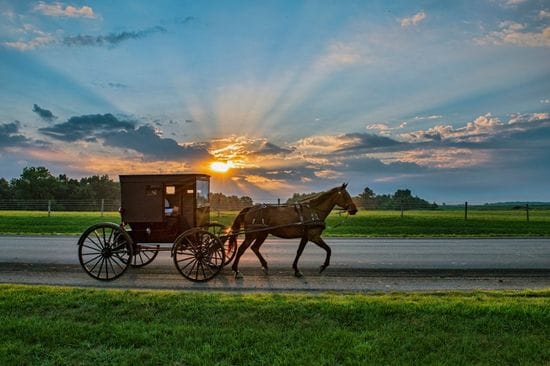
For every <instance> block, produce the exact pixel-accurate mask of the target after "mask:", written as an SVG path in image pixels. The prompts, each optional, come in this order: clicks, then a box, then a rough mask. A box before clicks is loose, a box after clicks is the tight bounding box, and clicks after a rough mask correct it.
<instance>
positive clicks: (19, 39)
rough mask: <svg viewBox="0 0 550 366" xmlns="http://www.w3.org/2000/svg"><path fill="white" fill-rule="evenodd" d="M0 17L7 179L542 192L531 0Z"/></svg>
mask: <svg viewBox="0 0 550 366" xmlns="http://www.w3.org/2000/svg"><path fill="white" fill-rule="evenodd" d="M0 19H2V22H1V23H0V81H1V82H2V88H1V89H0V166H1V168H0V176H2V177H4V178H7V179H8V180H9V179H11V178H16V177H18V176H19V174H20V173H21V171H22V169H23V167H25V166H45V167H47V168H48V169H49V170H50V172H52V174H53V175H56V176H57V175H59V174H66V175H68V176H71V177H75V178H80V177H83V176H90V175H105V174H106V175H109V176H110V177H111V178H113V177H114V176H116V177H117V179H118V175H122V174H142V173H153V174H154V173H190V172H200V173H203V174H209V175H211V177H212V184H211V191H212V192H220V193H224V194H225V195H238V196H249V197H251V198H253V199H254V201H255V202H256V201H259V202H262V201H263V202H268V201H273V200H275V201H276V199H277V198H281V199H282V198H283V197H290V196H291V195H292V194H293V193H302V192H314V191H322V190H326V189H329V188H332V187H334V186H337V185H340V184H342V183H343V182H349V191H350V193H351V194H352V195H357V194H359V193H361V192H362V191H363V189H364V188H365V187H367V186H368V187H370V188H371V189H372V190H373V191H374V192H375V193H378V194H392V193H394V192H395V191H396V190H397V189H403V188H407V189H410V190H411V191H412V192H413V195H415V196H418V197H421V198H423V199H425V200H427V201H429V202H452V203H455V202H458V203H459V202H464V201H468V202H484V203H500V202H550V192H549V190H548V183H549V182H550V168H549V166H550V164H549V163H548V162H550V149H549V148H548V147H549V146H550V62H549V61H550V5H549V4H545V2H541V1H538V0H486V1H479V2H471V1H458V2H437V3H433V2H428V1H425V2H424V1H421V2H414V3H410V2H406V1H397V2H392V3H390V4H388V3H386V2H384V1H373V2H369V3H364V2H361V1H343V2H338V3H331V4H327V3H325V2H322V1H304V2H295V1H267V2H262V3H255V2H247V1H245V2H227V3H212V2H191V1H166V2H162V3H161V4H156V3H155V4H154V3H149V2H135V1H120V2H116V3H113V4H111V3H110V2H105V1H73V2H67V1H62V2H58V1H55V2H54V1H24V2H20V1H10V0H0ZM545 60H546V61H545Z"/></svg>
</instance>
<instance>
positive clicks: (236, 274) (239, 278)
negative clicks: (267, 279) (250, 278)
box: [235, 271, 244, 280]
mask: <svg viewBox="0 0 550 366" xmlns="http://www.w3.org/2000/svg"><path fill="white" fill-rule="evenodd" d="M243 278H244V276H243V275H242V273H241V272H239V271H237V272H235V279H236V280H242V279H243Z"/></svg>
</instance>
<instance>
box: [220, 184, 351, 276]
mask: <svg viewBox="0 0 550 366" xmlns="http://www.w3.org/2000/svg"><path fill="white" fill-rule="evenodd" d="M346 187H347V184H343V185H342V186H341V187H336V188H333V189H331V190H329V191H326V192H322V193H319V194H316V195H315V196H313V197H311V198H308V199H305V200H303V201H301V202H300V203H297V204H295V205H287V206H267V205H256V206H253V207H247V208H245V209H243V210H242V211H241V212H240V213H239V215H238V216H237V218H236V219H235V221H234V222H233V225H232V227H231V230H232V233H233V235H232V236H231V237H230V240H232V241H233V243H234V245H236V240H237V233H239V232H240V230H241V227H242V226H244V234H245V238H244V241H243V242H242V244H241V245H240V246H239V249H238V251H237V257H236V258H235V262H234V263H233V266H232V267H231V268H232V269H233V271H234V272H235V278H242V275H241V274H240V272H239V259H240V258H241V256H242V255H243V253H244V252H245V251H246V249H248V247H249V246H250V245H252V247H251V248H252V251H253V252H254V253H255V254H256V256H257V257H258V259H259V260H260V263H261V264H262V268H263V270H264V272H266V273H267V271H268V268H267V262H266V260H265V259H264V257H263V256H262V254H261V253H260V247H261V246H262V244H263V243H264V241H265V239H266V238H267V236H268V235H269V234H271V235H274V236H277V237H279V238H284V239H294V238H301V239H302V240H301V241H300V246H299V247H298V252H297V253H296V258H295V259H294V263H293V264H292V268H293V269H294V275H295V276H296V277H302V272H300V270H299V269H298V259H299V258H300V256H301V255H302V252H303V251H304V248H305V246H306V244H307V242H308V241H312V242H314V243H315V244H317V245H318V246H320V247H321V248H323V249H324V250H325V251H326V257H325V263H323V264H322V265H321V268H320V272H323V271H324V270H325V269H326V268H327V267H328V266H329V264H330V253H331V250H330V247H329V246H328V245H327V243H325V241H324V240H323V239H322V238H321V234H322V233H323V230H324V229H325V219H326V217H327V216H328V214H329V213H330V211H332V209H333V208H334V206H340V207H342V208H343V209H345V210H346V211H348V213H349V214H350V215H355V213H357V207H355V204H354V203H353V201H352V200H351V197H350V195H349V193H348V191H346Z"/></svg>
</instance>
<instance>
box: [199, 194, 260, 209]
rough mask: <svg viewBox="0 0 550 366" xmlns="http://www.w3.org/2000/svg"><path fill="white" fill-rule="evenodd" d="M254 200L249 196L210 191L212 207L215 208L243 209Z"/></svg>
mask: <svg viewBox="0 0 550 366" xmlns="http://www.w3.org/2000/svg"><path fill="white" fill-rule="evenodd" d="M253 204H254V202H253V201H252V198H250V197H248V196H242V197H237V196H226V195H224V194H223V193H210V207H211V208H212V209H214V210H242V209H243V208H245V207H249V206H252V205H253Z"/></svg>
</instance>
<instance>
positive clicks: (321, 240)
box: [311, 237, 331, 273]
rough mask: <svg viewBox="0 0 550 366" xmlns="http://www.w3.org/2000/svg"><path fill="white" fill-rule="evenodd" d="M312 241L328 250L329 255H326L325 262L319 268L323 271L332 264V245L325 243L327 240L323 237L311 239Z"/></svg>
mask: <svg viewBox="0 0 550 366" xmlns="http://www.w3.org/2000/svg"><path fill="white" fill-rule="evenodd" d="M311 241H312V242H314V243H315V244H317V245H318V246H320V247H321V248H323V249H324V250H325V252H327V255H326V257H325V263H323V264H322V265H321V267H320V268H319V273H321V272H323V271H324V270H325V269H326V268H327V267H328V266H329V265H330V253H331V250H330V247H329V246H328V244H327V243H325V241H324V240H323V239H322V238H321V237H318V238H315V239H311Z"/></svg>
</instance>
